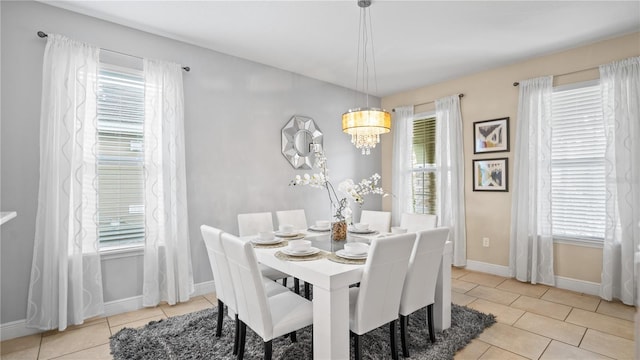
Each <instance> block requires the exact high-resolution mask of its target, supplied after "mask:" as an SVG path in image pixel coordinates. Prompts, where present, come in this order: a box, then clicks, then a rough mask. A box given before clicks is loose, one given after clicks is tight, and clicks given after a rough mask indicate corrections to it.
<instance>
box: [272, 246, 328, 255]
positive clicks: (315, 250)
mask: <svg viewBox="0 0 640 360" xmlns="http://www.w3.org/2000/svg"><path fill="white" fill-rule="evenodd" d="M280 251H282V252H283V253H285V254H287V255H290V256H308V255H313V254H317V253H318V252H320V249H318V248H315V247H311V248H309V250H306V251H293V250H291V249H289V248H288V247H285V248H283V249H282V250H280Z"/></svg>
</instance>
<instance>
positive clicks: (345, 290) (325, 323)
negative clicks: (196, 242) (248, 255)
mask: <svg viewBox="0 0 640 360" xmlns="http://www.w3.org/2000/svg"><path fill="white" fill-rule="evenodd" d="M252 238H253V236H249V237H244V238H243V239H244V240H246V241H249V240H251V239H252ZM306 238H308V239H310V240H312V242H313V244H312V246H315V247H319V248H321V249H323V250H330V246H331V245H330V244H331V241H330V240H329V237H328V235H325V236H319V235H318V234H313V233H311V232H309V233H308V236H307V237H306ZM361 239H362V238H359V239H357V240H356V239H355V237H354V240H355V241H360V240H361ZM281 249H282V248H259V247H256V248H255V252H256V257H257V258H258V261H259V262H261V263H263V264H265V265H267V266H269V267H272V268H274V269H276V270H279V271H282V272H284V273H287V274H289V275H291V276H293V277H296V278H298V279H300V280H302V281H305V282H307V283H310V284H312V285H313V357H314V359H348V358H349V350H350V348H349V344H350V342H349V285H352V284H355V283H358V282H360V280H361V278H362V273H363V270H364V265H351V264H341V263H337V262H333V261H331V260H328V259H319V260H312V261H287V260H280V259H278V258H276V257H275V253H276V252H277V251H279V250H281ZM451 254H452V245H451V242H447V244H446V245H445V251H444V255H443V257H442V262H441V265H440V270H439V274H438V282H437V285H436V298H435V304H434V327H435V328H436V330H438V331H440V330H444V329H447V328H449V327H450V326H451ZM425 325H426V324H425Z"/></svg>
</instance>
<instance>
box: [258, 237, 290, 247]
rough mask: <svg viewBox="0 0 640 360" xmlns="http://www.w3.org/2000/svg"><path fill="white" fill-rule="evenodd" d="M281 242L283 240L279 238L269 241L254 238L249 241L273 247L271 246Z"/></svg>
mask: <svg viewBox="0 0 640 360" xmlns="http://www.w3.org/2000/svg"><path fill="white" fill-rule="evenodd" d="M282 241H283V239H281V238H273V239H271V240H262V239H260V238H259V237H256V238H253V239H251V242H252V243H254V244H259V245H273V244H278V243H281V242H282Z"/></svg>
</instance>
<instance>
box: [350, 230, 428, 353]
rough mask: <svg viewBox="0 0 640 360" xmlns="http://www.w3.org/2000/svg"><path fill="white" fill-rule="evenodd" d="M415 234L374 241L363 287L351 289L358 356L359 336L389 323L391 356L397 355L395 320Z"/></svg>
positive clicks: (352, 324)
mask: <svg viewBox="0 0 640 360" xmlns="http://www.w3.org/2000/svg"><path fill="white" fill-rule="evenodd" d="M415 238H416V234H409V233H407V234H401V235H393V236H388V237H384V238H377V239H375V240H373V241H372V242H371V248H370V249H369V256H368V257H367V261H366V263H365V266H364V271H363V274H362V280H361V281H360V287H353V288H350V289H349V329H350V330H351V333H352V336H353V338H354V347H355V358H356V359H360V357H361V341H360V336H361V335H363V334H365V333H367V332H369V331H371V330H373V329H376V328H378V327H380V326H382V325H385V324H387V323H388V324H390V341H391V355H392V358H393V359H397V358H398V351H397V348H396V320H397V319H398V309H399V306H400V295H401V294H402V286H403V284H404V279H405V276H406V274H407V267H408V264H409V257H410V256H411V251H412V249H413V243H414V242H415Z"/></svg>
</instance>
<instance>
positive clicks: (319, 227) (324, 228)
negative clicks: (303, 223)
mask: <svg viewBox="0 0 640 360" xmlns="http://www.w3.org/2000/svg"><path fill="white" fill-rule="evenodd" d="M307 230H309V231H313V232H320V233H325V232H329V231H331V222H330V221H329V220H318V221H316V223H315V225H311V226H309V229H307Z"/></svg>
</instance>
